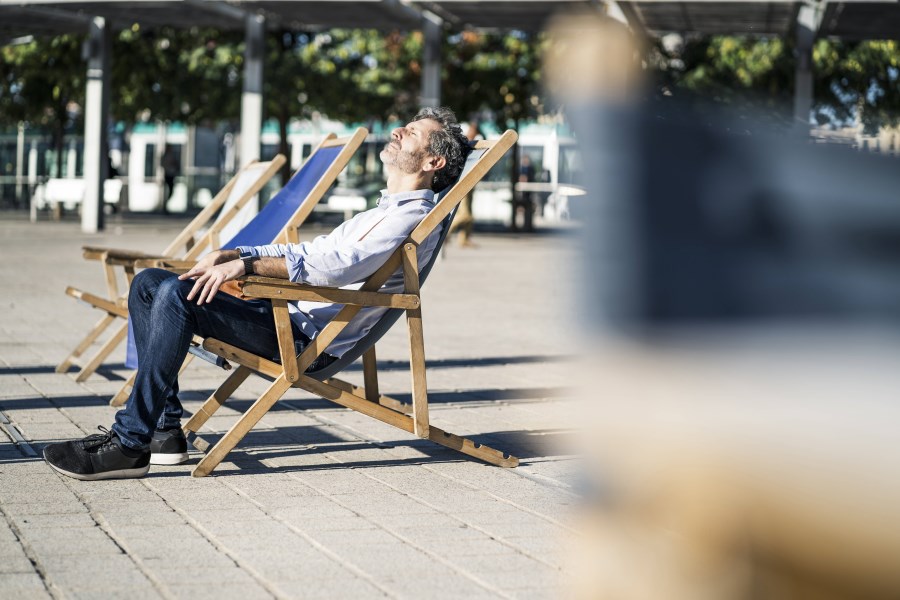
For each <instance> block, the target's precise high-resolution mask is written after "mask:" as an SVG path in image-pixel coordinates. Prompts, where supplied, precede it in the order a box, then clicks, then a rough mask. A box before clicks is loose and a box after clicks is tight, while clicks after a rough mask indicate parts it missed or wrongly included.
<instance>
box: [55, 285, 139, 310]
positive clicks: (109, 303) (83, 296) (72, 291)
mask: <svg viewBox="0 0 900 600" xmlns="http://www.w3.org/2000/svg"><path fill="white" fill-rule="evenodd" d="M66 294H67V295H69V296H72V297H73V298H75V299H76V300H81V301H82V302H87V303H88V304H90V305H91V306H93V307H95V308H99V309H100V310H103V311H106V312H108V313H109V314H111V315H114V316H117V317H123V318H124V317H127V316H128V308H127V307H124V306H122V305H120V304H118V303H116V302H115V301H113V300H107V299H106V298H101V297H100V296H95V295H94V294H90V293H88V292H83V291H81V290H79V289H76V288H73V287H71V286H70V287H67V288H66Z"/></svg>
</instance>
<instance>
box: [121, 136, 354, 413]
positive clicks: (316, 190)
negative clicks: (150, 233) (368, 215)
mask: <svg viewBox="0 0 900 600" xmlns="http://www.w3.org/2000/svg"><path fill="white" fill-rule="evenodd" d="M368 134H369V132H368V130H367V129H366V128H365V127H358V128H357V129H356V131H354V133H353V134H352V135H349V136H346V137H341V138H338V137H336V136H335V135H334V134H330V135H329V136H328V137H327V138H326V139H325V140H323V141H322V143H321V144H319V146H318V147H317V148H316V149H315V150H314V151H313V153H312V154H311V155H310V156H309V158H308V159H307V160H306V162H305V163H303V166H301V167H300V169H298V170H297V172H296V173H295V174H294V176H293V177H291V180H290V181H288V183H287V185H285V186H284V187H283V188H281V190H279V191H278V193H277V194H275V195H274V196H273V197H272V198H271V199H270V200H269V202H268V203H266V205H265V207H263V209H262V210H261V211H260V212H259V214H257V215H256V216H255V217H254V218H253V219H252V220H251V221H250V222H249V223H248V224H247V225H246V226H245V227H244V228H243V229H241V230H240V231H239V232H238V233H237V234H236V235H235V236H234V237H232V238H231V239H230V240H228V241H227V242H225V243H224V244H218V243H217V244H216V246H215V247H216V248H220V247H222V248H234V247H236V246H261V245H265V244H286V243H291V242H293V243H296V242H298V241H299V234H298V229H299V227H300V225H302V224H303V222H304V221H306V219H307V218H308V217H309V215H310V213H312V211H313V209H314V208H315V207H316V204H318V203H319V200H321V199H322V197H323V196H324V195H325V193H326V192H327V191H328V189H329V188H330V187H331V185H332V184H333V183H334V181H335V180H336V179H337V176H338V175H339V174H340V173H341V171H343V170H344V167H346V166H347V163H349V162H350V159H351V158H352V157H353V155H354V154H355V153H356V151H357V149H359V147H360V145H362V143H363V142H364V141H365V139H366V136H367V135H368ZM196 258H198V255H197V254H191V255H189V256H187V257H185V258H184V259H180V260H178V259H170V258H145V259H142V260H139V261H137V263H136V264H137V266H139V267H160V268H168V269H173V270H182V269H188V268H190V267H191V266H193V265H194V264H195V262H196V260H195V259H196ZM126 327H127V325H126ZM129 354H132V353H131V352H129ZM133 354H134V356H136V352H135V353H133ZM190 359H191V355H188V358H187V359H186V361H185V363H184V364H183V365H182V367H181V368H182V370H184V368H185V367H186V366H187V364H188V363H189V362H190ZM129 366H131V367H132V368H135V367H136V364H134V365H129ZM135 375H136V373H134V372H133V373H132V374H131V376H130V377H129V378H128V380H127V381H126V382H125V384H124V385H123V386H122V387H121V389H120V390H119V391H118V392H117V393H116V394H115V395H114V396H113V398H112V400H111V401H110V405H112V406H121V405H122V404H124V403H125V401H126V400H127V398H128V396H129V395H130V393H131V388H132V387H133V385H134V378H135Z"/></svg>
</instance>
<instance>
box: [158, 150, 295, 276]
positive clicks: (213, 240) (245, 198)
mask: <svg viewBox="0 0 900 600" xmlns="http://www.w3.org/2000/svg"><path fill="white" fill-rule="evenodd" d="M286 160H287V159H286V158H285V157H284V156H283V155H281V154H278V155H276V156H275V158H273V159H272V160H271V161H269V163H268V165H267V166H266V168H265V169H264V170H263V171H262V173H261V174H260V176H259V177H258V178H257V179H256V181H254V182H253V185H251V186H250V187H249V188H247V189H246V190H245V191H244V193H243V194H241V197H240V198H238V200H237V202H235V203H234V204H233V205H232V206H231V207H229V208H228V209H227V210H226V211H225V212H224V213H222V214H220V215H219V216H218V217H217V218H216V220H215V222H214V223H213V224H212V226H210V228H209V231H208V232H207V233H206V235H204V236H203V237H201V238H199V239H196V235H197V232H198V231H199V230H200V227H202V226H203V225H205V224H206V223H207V222H208V221H209V219H210V217H209V216H207V217H206V218H205V219H204V220H203V221H202V222H201V223H200V225H199V226H196V227H195V224H196V222H197V221H198V219H194V220H193V221H191V224H190V225H189V226H188V227H187V228H186V230H185V233H186V234H189V235H185V236H184V238H183V239H177V240H175V241H174V242H173V243H172V244H171V246H170V247H174V248H173V249H172V250H170V251H168V252H164V253H163V254H164V255H166V256H172V255H174V251H175V249H177V248H179V247H180V246H185V248H186V251H185V252H184V254H183V256H184V258H185V259H187V260H193V259H196V258H198V257H199V256H200V254H201V253H203V252H204V251H206V250H218V249H219V243H218V234H219V232H221V231H222V228H224V227H225V226H226V225H228V224H229V223H230V222H231V221H232V220H234V218H235V217H236V216H237V214H238V213H239V212H240V211H241V209H242V208H243V207H244V206H246V205H247V203H248V202H250V200H251V199H252V198H253V197H255V196H256V194H258V193H259V191H260V190H261V189H262V188H263V187H264V186H265V185H266V183H268V182H269V180H270V179H271V178H272V176H273V175H275V173H277V172H278V170H279V169H281V167H282V165H284V163H285V161H286ZM251 165H252V164H251ZM251 165H248V166H247V167H244V169H247V168H251ZM244 169H242V170H241V171H243V170H244ZM240 175H241V173H239V174H238V175H235V177H233V178H232V179H231V182H229V183H230V185H231V188H233V187H234V186H235V185H236V184H237V182H238V178H239V176H240ZM223 192H224V190H223ZM220 195H221V196H223V198H222V200H221V202H219V203H218V206H217V207H216V209H215V210H216V211H218V210H219V209H220V208H221V207H222V206H224V205H225V203H226V202H227V200H228V198H229V196H230V195H231V189H229V190H228V192H227V193H225V194H223V193H222V192H220V193H219V194H218V195H217V198H218V197H219V196H220ZM206 208H209V207H208V206H207V207H206ZM205 210H206V209H204V212H205ZM211 214H214V212H213V213H210V215H211ZM189 239H190V240H196V241H195V242H194V243H193V245H192V246H190V248H188V247H187V246H188V244H187V242H188V240H189ZM167 250H169V248H167Z"/></svg>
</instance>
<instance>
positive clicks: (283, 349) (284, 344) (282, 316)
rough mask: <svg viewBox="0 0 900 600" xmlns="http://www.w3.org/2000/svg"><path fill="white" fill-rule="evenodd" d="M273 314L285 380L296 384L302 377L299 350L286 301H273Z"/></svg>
mask: <svg viewBox="0 0 900 600" xmlns="http://www.w3.org/2000/svg"><path fill="white" fill-rule="evenodd" d="M272 314H273V316H274V317H275V335H277V336H278V351H279V353H280V354H281V365H282V367H283V369H284V376H285V378H286V379H287V380H288V381H290V382H291V383H294V382H295V381H297V378H298V377H299V376H300V371H299V370H298V369H297V350H296V349H295V348H294V332H293V330H292V329H291V317H290V315H289V314H288V307H287V301H286V300H272Z"/></svg>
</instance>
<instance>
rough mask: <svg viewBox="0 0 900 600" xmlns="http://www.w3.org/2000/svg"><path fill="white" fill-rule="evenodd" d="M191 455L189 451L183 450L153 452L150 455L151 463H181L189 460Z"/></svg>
mask: <svg viewBox="0 0 900 600" xmlns="http://www.w3.org/2000/svg"><path fill="white" fill-rule="evenodd" d="M189 458H190V457H189V456H188V453H187V452H182V453H181V454H151V455H150V464H151V465H180V464H181V463H183V462H187V460H188V459H189Z"/></svg>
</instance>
